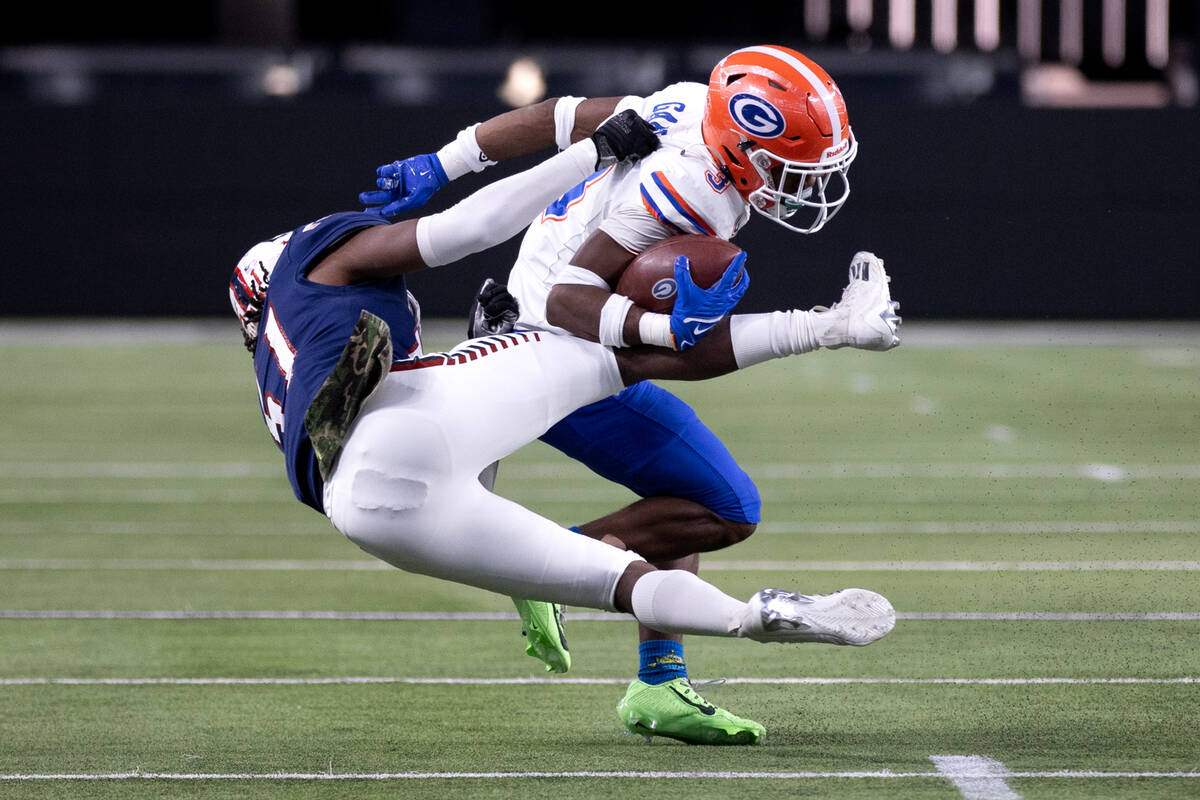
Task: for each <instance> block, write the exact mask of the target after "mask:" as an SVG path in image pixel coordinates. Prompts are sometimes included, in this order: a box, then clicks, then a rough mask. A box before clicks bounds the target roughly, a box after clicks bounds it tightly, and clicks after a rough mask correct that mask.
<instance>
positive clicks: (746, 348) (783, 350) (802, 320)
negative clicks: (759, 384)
mask: <svg viewBox="0 0 1200 800" xmlns="http://www.w3.org/2000/svg"><path fill="white" fill-rule="evenodd" d="M833 322H834V320H833V319H831V318H830V315H829V313H828V312H821V311H800V310H799V309H795V310H792V311H771V312H769V313H766V314H735V315H733V316H732V317H730V318H729V336H730V340H731V341H732V343H733V356H734V358H735V359H736V360H737V365H738V368H739V369H744V368H745V367H749V366H753V365H754V364H761V363H762V362H764V361H770V360H771V359H773V358H783V357H784V356H795V355H800V354H801V353H811V352H812V351H813V350H816V349H818V348H819V347H820V346H821V345H820V344H819V343H818V340H819V339H820V337H821V336H823V335H824V334H825V333H826V331H827V329H828V328H829V326H830V325H832V324H833Z"/></svg>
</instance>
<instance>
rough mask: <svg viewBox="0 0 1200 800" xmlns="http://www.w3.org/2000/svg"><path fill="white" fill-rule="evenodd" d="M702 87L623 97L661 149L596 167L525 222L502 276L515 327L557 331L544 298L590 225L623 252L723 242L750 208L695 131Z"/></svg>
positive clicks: (678, 86)
mask: <svg viewBox="0 0 1200 800" xmlns="http://www.w3.org/2000/svg"><path fill="white" fill-rule="evenodd" d="M706 93H707V87H706V86H705V85H704V84H699V83H677V84H673V85H671V86H668V87H667V88H665V89H663V90H661V91H659V92H655V93H654V94H652V95H649V96H648V97H636V96H630V97H626V98H625V99H624V100H622V101H621V103H620V104H619V105H618V107H617V110H618V111H623V110H625V109H627V108H632V109H633V110H635V111H637V112H638V114H640V115H641V116H642V118H643V119H646V120H647V121H649V122H650V124H651V125H653V126H654V127H655V129H656V130H657V131H658V132H659V137H660V141H661V146H660V147H659V149H658V150H656V151H655V152H653V153H651V154H650V155H649V156H647V157H646V158H644V159H642V160H641V161H638V162H636V163H634V164H628V163H621V164H617V165H616V166H614V167H611V168H609V169H606V170H603V171H601V172H598V173H596V174H594V175H592V176H591V177H589V178H588V179H587V180H585V181H583V182H582V183H580V184H579V185H578V186H576V187H575V188H573V189H572V190H571V191H569V192H567V193H566V194H564V195H563V196H562V197H561V198H560V199H559V200H558V201H556V202H555V203H553V204H551V206H550V207H549V208H547V209H546V211H545V212H544V213H543V214H542V215H541V217H539V218H538V219H537V220H535V221H534V223H533V224H532V225H530V226H529V229H528V231H526V233H525V238H524V239H523V240H522V243H521V250H520V254H519V255H518V257H517V262H516V264H515V265H514V267H513V269H512V272H511V273H510V274H509V277H508V290H509V291H510V292H511V293H512V294H513V295H514V296H515V297H516V298H517V300H518V302H519V303H520V307H521V318H520V320H519V321H518V326H519V327H521V328H535V329H539V330H548V331H553V332H555V333H565V331H563V330H562V329H561V328H557V327H555V326H553V325H551V324H550V323H549V322H548V321H547V320H546V299H547V297H548V296H549V294H550V288H551V287H552V286H553V285H554V283H555V280H556V279H557V278H558V275H559V273H560V271H561V270H562V269H563V268H564V267H566V266H567V265H568V264H570V263H571V261H572V260H573V258H574V255H575V253H576V251H577V250H578V249H579V248H580V246H582V244H583V243H584V241H586V240H587V238H588V237H589V236H591V235H592V234H593V233H595V232H596V231H598V230H602V231H604V233H606V234H608V235H609V236H611V237H612V238H613V239H614V240H615V241H616V242H617V243H618V244H620V245H621V246H622V247H624V248H625V249H626V250H628V251H629V252H631V253H640V252H641V251H642V250H645V249H646V248H647V247H649V246H650V245H652V244H654V243H656V242H658V241H661V240H662V239H665V238H667V237H669V236H677V235H679V234H703V235H707V236H717V237H720V238H722V239H731V238H733V236H734V235H735V234H736V233H737V231H738V230H739V229H740V228H741V226H742V225H743V224H745V222H746V220H747V219H748V218H749V215H750V207H749V206H748V205H747V204H746V201H745V200H743V199H742V197H741V195H739V194H738V192H737V191H736V190H735V189H734V187H733V186H732V185H730V184H729V183H728V182H727V181H726V179H725V177H724V176H723V174H722V172H721V170H720V169H719V168H718V166H717V163H716V161H715V160H714V158H713V155H712V153H711V152H710V151H709V149H708V147H707V146H706V145H705V144H704V140H703V138H702V136H701V133H700V122H701V119H702V118H703V115H704V101H705V96H706Z"/></svg>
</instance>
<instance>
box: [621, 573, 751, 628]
mask: <svg viewBox="0 0 1200 800" xmlns="http://www.w3.org/2000/svg"><path fill="white" fill-rule="evenodd" d="M631 603H632V605H633V615H634V616H635V617H637V620H638V622H641V623H642V624H643V625H645V626H646V627H648V628H653V629H654V630H656V631H663V632H664V633H692V634H699V635H701V636H737V631H738V628H740V627H741V624H742V614H743V613H744V612H745V610H746V604H745V603H743V602H742V601H741V600H735V599H733V598H732V597H730V596H729V595H727V594H725V593H724V592H722V591H721V590H720V589H718V588H717V587H715V586H713V585H712V584H711V583H708V582H706V581H703V580H701V579H700V578H698V577H696V576H695V575H693V574H692V573H690V572H687V571H686V570H681V569H663V570H658V571H656V572H648V573H646V574H645V575H643V576H642V577H641V578H639V579H638V582H637V583H635V584H634V585H633V594H632V597H631Z"/></svg>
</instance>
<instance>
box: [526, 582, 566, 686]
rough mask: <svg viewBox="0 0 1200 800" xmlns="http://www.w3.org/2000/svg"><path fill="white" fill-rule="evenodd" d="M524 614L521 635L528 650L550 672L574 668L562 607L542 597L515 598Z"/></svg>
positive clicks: (527, 652)
mask: <svg viewBox="0 0 1200 800" xmlns="http://www.w3.org/2000/svg"><path fill="white" fill-rule="evenodd" d="M512 601H513V605H515V606H516V607H517V613H518V614H520V615H521V635H522V636H524V637H525V652H526V654H528V655H531V656H533V657H534V658H536V659H539V660H540V661H542V663H544V664H545V665H546V671H547V672H566V671H567V670H569V669H570V668H571V653H570V651H569V650H567V635H566V633H565V632H564V631H563V607H562V606H560V605H559V604H557V603H544V602H542V601H540V600H521V599H519V598H516V597H514V598H512Z"/></svg>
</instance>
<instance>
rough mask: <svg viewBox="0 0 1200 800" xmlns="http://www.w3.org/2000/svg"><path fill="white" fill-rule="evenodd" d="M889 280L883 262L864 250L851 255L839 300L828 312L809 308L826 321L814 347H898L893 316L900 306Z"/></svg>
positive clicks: (888, 348) (834, 348)
mask: <svg viewBox="0 0 1200 800" xmlns="http://www.w3.org/2000/svg"><path fill="white" fill-rule="evenodd" d="M889 281H891V278H890V277H889V276H888V274H887V272H885V271H884V269H883V259H881V258H879V257H878V256H876V255H875V254H874V253H868V252H866V251H861V252H858V253H855V254H854V258H852V259H851V260H850V282H849V283H848V284H847V285H846V288H845V289H844V290H843V291H842V299H841V300H839V301H838V302H836V303H834V304H833V305H832V306H831V307H830V308H829V309H820V310H818V309H813V311H818V313H819V314H820V315H821V316H822V317H827V318H829V319H830V325H829V327H828V328H826V330H825V333H823V334H821V335H820V336H818V337H817V342H818V344H820V345H821V346H822V347H826V348H828V349H830V350H837V349H838V348H840V347H856V348H858V349H860V350H891V349H892V348H893V347H895V346H897V345H898V344H900V335H899V333H898V331H897V329H898V327H899V325H900V317H899V316H897V315H896V311H897V310H898V309H899V308H900V304H899V303H897V302H895V301H893V300H892V295H891V292H890V291H888V282H889Z"/></svg>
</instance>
